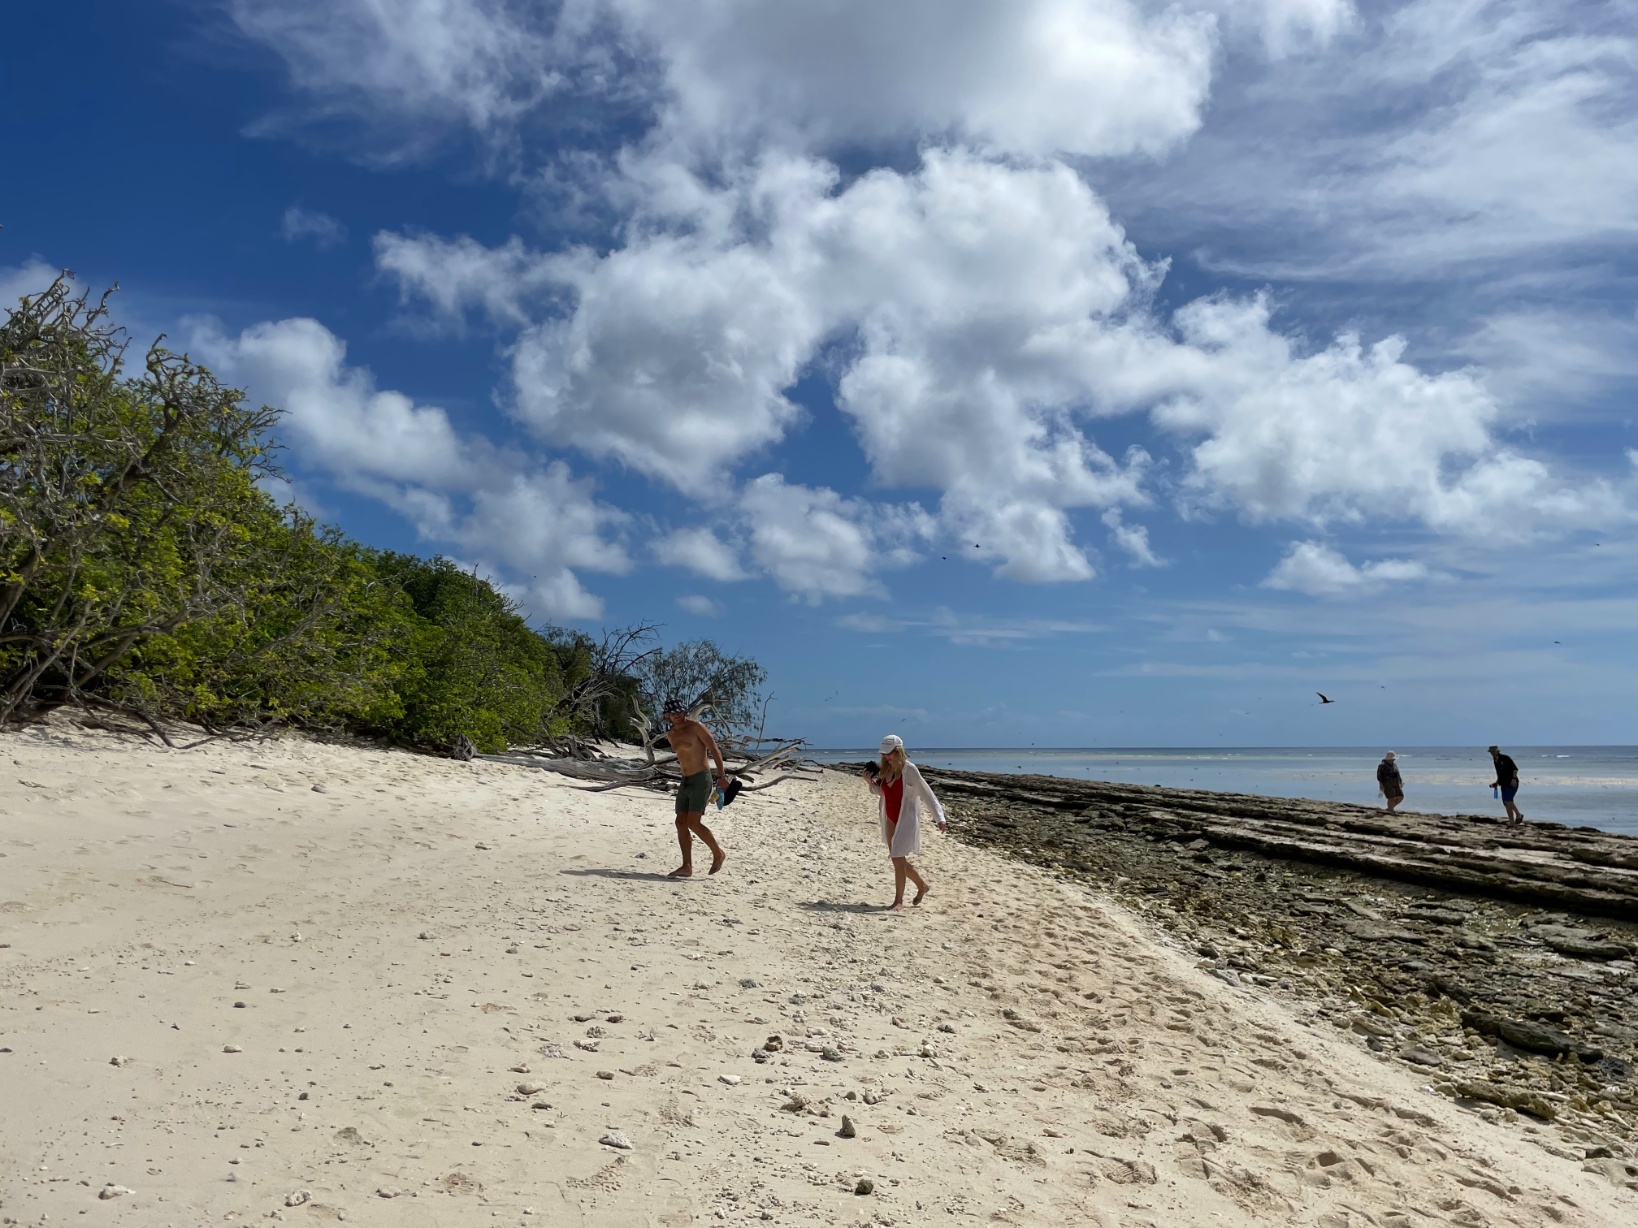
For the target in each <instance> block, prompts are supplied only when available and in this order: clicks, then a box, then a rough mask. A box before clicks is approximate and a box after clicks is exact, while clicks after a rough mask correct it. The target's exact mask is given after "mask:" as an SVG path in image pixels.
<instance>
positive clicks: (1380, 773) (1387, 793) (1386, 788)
mask: <svg viewBox="0 0 1638 1228" xmlns="http://www.w3.org/2000/svg"><path fill="white" fill-rule="evenodd" d="M1397 759H1398V756H1397V755H1395V754H1394V753H1393V752H1392V751H1391V750H1390V751H1389V752H1388V753H1387V754H1385V755H1383V756H1382V762H1381V763H1379V764H1377V765H1376V787H1377V791H1378V792H1379V793H1381V794H1382V796H1383V797H1385V798H1386V799H1387V801H1388V813H1389V814H1393V813H1394V807H1395V806H1397V805H1399V803H1400V802H1402V801H1404V800H1405V782H1404V780H1403V779H1402V778H1401V777H1400V775H1399V764H1398V763H1397V762H1396V760H1397Z"/></svg>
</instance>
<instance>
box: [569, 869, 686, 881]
mask: <svg viewBox="0 0 1638 1228" xmlns="http://www.w3.org/2000/svg"><path fill="white" fill-rule="evenodd" d="M558 873H559V874H572V875H574V876H575V877H576V878H623V879H626V880H628V881H630V882H637V883H686V882H687V881H688V880H687V879H686V878H672V877H671V875H669V874H656V873H655V872H654V871H653V870H607V869H602V868H598V869H594V870H559V871H558ZM695 877H696V878H704V877H705V876H704V875H703V874H697V875H695Z"/></svg>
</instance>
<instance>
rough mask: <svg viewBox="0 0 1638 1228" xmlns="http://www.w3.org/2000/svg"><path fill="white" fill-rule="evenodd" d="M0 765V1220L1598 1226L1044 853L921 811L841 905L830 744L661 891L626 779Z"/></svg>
mask: <svg viewBox="0 0 1638 1228" xmlns="http://www.w3.org/2000/svg"><path fill="white" fill-rule="evenodd" d="M0 755H3V756H4V760H5V762H4V770H3V772H0V812H3V819H0V943H4V944H7V945H6V946H5V947H4V948H3V949H0V1049H3V1050H4V1051H3V1052H0V1218H3V1219H4V1222H5V1223H7V1224H30V1225H33V1224H42V1223H48V1222H49V1223H51V1224H62V1223H68V1224H76V1223H91V1224H132V1225H136V1224H142V1225H149V1224H153V1225H163V1224H173V1225H177V1226H178V1228H181V1226H183V1225H186V1226H189V1228H192V1226H195V1225H204V1224H222V1223H229V1222H244V1221H250V1220H255V1221H262V1220H269V1219H271V1220H285V1221H295V1222H298V1223H310V1222H319V1221H327V1220H332V1219H334V1220H339V1219H345V1220H347V1221H349V1222H355V1223H360V1224H380V1225H411V1226H413V1225H451V1226H455V1225H468V1224H471V1225H481V1224H491V1223H497V1222H498V1223H503V1224H518V1225H529V1224H541V1225H572V1226H579V1225H610V1226H626V1225H681V1224H699V1223H716V1222H723V1221H726V1222H728V1223H743V1222H758V1223H761V1222H772V1223H776V1224H779V1223H784V1224H797V1223H800V1224H836V1225H853V1224H883V1225H886V1224H899V1225H920V1224H971V1223H1007V1224H1043V1225H1050V1224H1075V1225H1098V1226H1101V1228H1117V1226H1118V1228H1137V1226H1139V1225H1154V1226H1157V1228H1169V1226H1171V1225H1196V1224H1199V1225H1236V1224H1253V1223H1256V1224H1302V1225H1317V1226H1324V1228H1340V1226H1343V1225H1367V1224H1369V1225H1382V1226H1384V1228H1387V1226H1390V1225H1391V1226H1401V1225H1406V1226H1408V1225H1423V1224H1446V1223H1448V1224H1463V1225H1478V1224H1497V1225H1500V1224H1515V1225H1521V1226H1528V1228H1536V1226H1538V1225H1542V1224H1546V1223H1560V1224H1569V1225H1619V1224H1632V1223H1635V1222H1638V1201H1635V1199H1634V1197H1633V1195H1631V1194H1629V1193H1626V1192H1624V1191H1622V1190H1619V1189H1616V1188H1614V1187H1612V1186H1610V1185H1608V1184H1607V1183H1605V1182H1604V1181H1603V1180H1602V1179H1601V1178H1598V1177H1595V1176H1593V1175H1592V1174H1589V1173H1584V1172H1582V1171H1581V1170H1580V1162H1579V1161H1576V1160H1571V1159H1567V1158H1564V1157H1562V1156H1558V1155H1553V1154H1550V1153H1549V1152H1548V1151H1547V1150H1545V1149H1544V1148H1543V1146H1541V1145H1539V1144H1540V1143H1542V1142H1545V1141H1546V1135H1545V1134H1542V1135H1532V1134H1531V1133H1530V1131H1531V1129H1532V1127H1529V1126H1526V1125H1523V1124H1522V1123H1521V1122H1519V1121H1513V1122H1501V1123H1495V1124H1492V1123H1488V1122H1485V1121H1482V1120H1480V1119H1479V1118H1478V1117H1477V1116H1475V1115H1473V1114H1471V1113H1467V1112H1465V1111H1464V1110H1462V1109H1460V1108H1458V1107H1457V1106H1455V1105H1453V1104H1451V1103H1450V1102H1449V1101H1446V1100H1443V1099H1441V1098H1439V1097H1437V1096H1436V1095H1434V1094H1432V1093H1430V1092H1425V1091H1423V1090H1421V1089H1420V1088H1419V1087H1418V1086H1417V1084H1416V1082H1415V1080H1414V1077H1413V1076H1412V1075H1411V1074H1410V1073H1408V1072H1406V1071H1404V1070H1401V1069H1398V1068H1395V1067H1390V1066H1388V1065H1384V1064H1381V1063H1378V1062H1376V1061H1375V1060H1374V1059H1372V1058H1371V1057H1370V1056H1369V1055H1368V1054H1366V1053H1363V1052H1361V1051H1359V1050H1356V1049H1354V1048H1352V1047H1350V1046H1348V1045H1347V1044H1346V1043H1343V1042H1340V1041H1337V1040H1334V1039H1331V1038H1328V1037H1326V1036H1324V1035H1321V1034H1318V1033H1316V1032H1315V1031H1313V1030H1311V1029H1309V1028H1307V1027H1304V1026H1303V1025H1302V1024H1300V1023H1299V1022H1297V1021H1296V1020H1295V1019H1294V1018H1293V1017H1292V1015H1291V1014H1290V1013H1289V1012H1288V1011H1287V1010H1286V1008H1285V1007H1283V1006H1282V1005H1281V1004H1280V1003H1279V1002H1277V1001H1275V1000H1272V999H1269V998H1266V997H1262V996H1258V995H1253V994H1251V993H1247V992H1245V991H1242V990H1236V989H1233V988H1231V987H1229V986H1227V985H1225V984H1223V983H1221V982H1219V981H1216V980H1213V979H1210V978H1208V977H1206V976H1205V975H1204V974H1202V973H1201V972H1199V971H1198V970H1196V969H1195V968H1194V967H1193V964H1192V961H1191V960H1190V959H1189V958H1187V957H1186V956H1185V955H1183V954H1182V953H1181V952H1178V951H1176V950H1173V949H1170V948H1168V947H1166V946H1165V945H1164V944H1163V943H1162V942H1161V941H1160V940H1159V939H1158V938H1157V937H1156V936H1154V935H1153V934H1151V933H1148V932H1146V931H1145V930H1144V929H1143V928H1142V927H1141V925H1140V924H1139V923H1137V922H1135V921H1134V920H1133V919H1132V918H1131V917H1130V916H1129V915H1127V914H1126V913H1123V912H1122V911H1120V910H1119V909H1118V908H1117V907H1115V906H1113V905H1111V904H1110V903H1109V902H1107V901H1105V900H1102V899H1099V898H1097V897H1095V896H1093V895H1089V894H1087V893H1085V892H1083V891H1081V890H1078V889H1071V888H1069V887H1067V886H1065V885H1063V884H1061V883H1059V882H1057V881H1055V880H1054V879H1053V878H1052V877H1051V876H1050V875H1048V874H1045V873H1041V872H1037V871H1034V870H1029V869H1025V868H1021V867H1019V866H1017V865H1014V864H1012V863H1009V862H1006V861H1003V860H1000V859H998V858H996V857H994V856H993V855H990V854H988V853H984V852H981V851H978V850H974V849H971V848H966V847H964V846H962V845H960V844H958V843H956V842H954V841H953V840H949V839H944V838H940V837H937V836H932V837H931V838H930V841H929V845H930V847H929V848H928V851H927V854H926V856H925V858H924V864H925V866H926V868H927V870H928V871H929V873H930V875H931V877H932V879H933V883H934V892H933V895H932V897H931V898H930V899H929V900H928V901H927V903H926V904H925V905H923V906H922V907H921V908H918V909H914V910H906V912H904V913H903V914H899V915H889V914H887V913H884V912H882V911H881V910H880V909H879V907H878V906H879V904H880V902H882V901H883V900H884V899H885V898H886V896H887V893H888V888H889V885H890V876H889V874H888V866H887V863H886V860H885V857H884V855H883V850H882V849H881V847H880V846H879V843H878V838H877V836H876V834H875V824H874V803H873V801H872V799H871V798H870V797H869V795H868V794H867V793H866V791H865V789H864V787H863V785H862V784H861V783H860V782H858V781H856V780H853V779H850V778H847V777H844V776H841V775H837V774H828V775H827V776H826V778H825V779H824V781H823V782H822V783H821V784H819V785H817V786H806V787H794V786H780V787H779V788H777V789H775V790H773V791H771V792H769V793H763V794H756V795H746V796H744V797H742V798H741V799H740V800H739V801H737V802H735V804H734V805H733V807H731V808H730V809H729V810H728V811H726V812H725V813H724V814H723V815H722V816H721V817H720V820H713V821H714V822H715V825H716V827H717V830H718V832H719V834H720V836H721V838H722V839H723V840H724V841H725V842H726V844H727V846H728V849H729V853H730V857H729V861H728V864H727V867H726V869H725V870H724V871H723V872H722V874H720V875H718V876H717V877H715V878H712V879H705V878H700V879H695V880H694V881H691V882H676V881H669V880H667V879H666V878H665V877H664V873H665V871H667V870H670V869H671V868H672V867H673V865H674V864H675V857H676V854H675V847H674V845H673V843H672V840H671V820H670V813H669V810H670V803H669V800H668V799H665V798H662V797H659V796H657V795H654V794H649V793H641V792H626V793H614V794H608V793H604V794H593V793H588V792H581V791H576V790H575V789H574V788H573V787H571V786H570V784H569V783H568V782H566V781H565V780H563V779H561V778H558V777H554V776H551V775H548V774H546V773H543V772H539V771H532V770H529V769H524V768H516V767H510V766H505V765H499V764H490V763H482V762H480V763H475V764H460V763H454V762H448V761H440V760H435V759H427V758H419V757H416V756H413V755H409V754H403V753H387V752H381V751H373V750H361V749H351V748H341V747H334V746H321V745H313V744H310V743H306V742H303V741H298V740H294V739H291V740H286V741H281V742H274V743H259V744H249V745H223V744H213V745H210V746H205V747H202V748H199V749H196V750H190V751H185V752H184V751H166V750H159V749H155V748H152V747H148V746H133V745H131V744H129V743H121V742H118V741H115V740H114V739H112V738H111V737H108V736H106V735H90V734H86V733H83V732H70V731H67V730H62V729H36V730H31V731H27V732H22V733H16V734H9V735H6V736H5V737H4V738H3V739H0ZM773 1034H777V1035H778V1036H780V1037H781V1038H782V1040H783V1047H782V1048H780V1049H779V1050H778V1051H777V1052H774V1053H771V1054H765V1055H764V1056H765V1058H766V1060H765V1061H763V1062H758V1061H755V1060H753V1056H752V1053H753V1050H754V1049H756V1048H758V1047H759V1046H761V1045H762V1044H763V1042H764V1041H765V1040H766V1039H767V1038H768V1037H769V1036H770V1035H773ZM827 1050H828V1051H829V1052H828V1054H827V1052H826V1051H827ZM835 1059H840V1060H835ZM844 1114H846V1115H847V1117H848V1118H849V1119H851V1122H852V1123H853V1125H854V1126H855V1132H856V1137H852V1138H844V1137H840V1136H839V1131H840V1130H841V1128H842V1123H843V1115H844ZM861 1180H866V1181H869V1182H871V1183H873V1187H874V1188H873V1191H872V1192H870V1193H868V1194H864V1193H855V1190H856V1189H861V1188H864V1187H862V1186H860V1184H859V1183H860V1182H861ZM116 1191H117V1192H116ZM81 1217H83V1218H81Z"/></svg>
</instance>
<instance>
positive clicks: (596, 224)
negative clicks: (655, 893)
mask: <svg viewBox="0 0 1638 1228" xmlns="http://www.w3.org/2000/svg"><path fill="white" fill-rule="evenodd" d="M1630 17H1631V10H1630V6H1627V5H1624V4H1621V3H1607V4H1596V3H1585V4H1583V3H1558V4H1551V3H1527V2H1523V0H1519V2H1516V3H1484V2H1478V0H1472V2H1460V0H1440V2H1438V3H1432V2H1412V3H1366V2H1364V0H1356V2H1350V0H1183V2H1182V3H1168V4H1155V3H1137V2H1134V0H899V2H898V3H893V4H883V3H881V2H880V0H874V2H870V0H811V2H809V3H802V4H792V3H789V2H787V0H560V2H557V3H534V2H530V0H254V2H252V0H214V2H212V0H176V2H173V3H169V4H165V3H160V4H151V5H143V6H133V5H128V4H124V5H121V4H113V3H102V2H81V3H73V2H70V3H66V4H62V5H57V6H43V5H37V6H33V7H32V8H31V9H29V10H28V11H26V12H24V13H22V14H20V15H19V16H18V17H17V18H14V19H13V20H12V22H11V23H10V24H9V25H8V38H7V40H6V42H5V44H4V45H3V46H0V86H3V88H4V90H5V94H6V97H7V99H8V106H7V107H6V110H5V116H6V117H5V119H4V120H3V121H0V122H3V123H4V125H5V143H6V148H7V160H6V168H5V171H4V177H3V178H0V223H3V224H4V227H5V228H4V230H0V292H3V293H4V295H5V297H6V298H7V300H8V301H9V300H11V299H12V298H14V297H15V296H16V295H17V294H20V293H23V292H26V291H28V290H30V289H35V288H38V287H39V285H40V284H41V283H42V280H43V279H49V277H50V275H51V273H52V271H53V270H55V269H56V268H60V267H66V268H71V269H73V270H74V271H75V272H76V274H77V275H78V276H79V277H80V278H81V280H82V281H84V282H85V283H86V284H88V285H93V286H99V287H100V286H102V285H105V284H107V283H110V282H114V281H118V282H119V283H120V285H121V287H122V289H121V294H120V300H119V301H120V304H121V306H120V311H121V313H122V315H123V318H124V319H125V320H126V322H127V323H128V324H129V325H130V326H131V327H132V329H133V331H134V332H135V333H136V335H137V336H138V337H139V338H140V339H142V340H146V339H148V338H149V337H150V336H151V335H153V334H157V333H159V332H164V333H166V334H167V335H168V336H169V337H170V338H171V339H172V343H173V344H174V345H175V346H176V347H177V348H185V349H187V350H188V351H190V352H191V353H192V354H194V355H195V356H196V357H199V358H201V359H203V360H204V361H206V362H208V363H210V364H211V365H213V366H214V367H215V368H217V369H218V371H219V372H220V373H221V374H223V375H224V376H226V377H227V378H229V379H231V380H233V381H234V382H236V383H239V384H242V385H243V386H245V387H247V388H248V389H249V391H250V393H251V395H252V396H253V397H255V398H257V399H260V400H262V401H266V402H268V403H272V404H275V405H278V406H280V407H282V408H283V409H284V410H286V413H287V416H286V418H285V422H284V426H283V429H282V436H283V439H284V442H285V443H286V445H287V449H288V450H287V453H286V466H287V469H288V473H289V477H290V487H289V490H288V492H286V493H288V494H289V496H290V497H292V498H294V499H297V500H299V501H300V502H302V503H303V504H304V505H306V506H308V507H309V508H311V509H313V510H315V511H316V512H318V513H319V514H320V515H323V516H325V517H327V518H330V519H333V520H334V521H335V522H337V523H339V524H340V525H341V526H342V527H344V528H345V529H346V530H347V531H348V532H350V533H352V534H353V535H355V536H357V537H359V538H361V539H362V540H365V541H367V542H370V543H373V544H378V545H382V546H390V547H393V548H398V549H410V550H416V551H420V552H422V553H433V552H440V553H444V554H447V555H449V556H450V557H452V558H456V559H459V560H461V561H462V562H463V563H468V564H474V565H477V566H479V567H481V568H483V569H485V570H486V571H487V572H488V573H490V574H491V575H493V576H494V577H495V578H496V579H497V580H498V581H500V582H502V583H504V584H506V585H507V586H508V587H509V589H510V590H511V591H512V592H513V593H514V594H515V595H516V596H517V597H518V599H519V600H520V601H521V602H523V604H524V605H525V607H526V608H527V609H528V611H529V612H530V613H531V615H532V616H533V617H535V618H536V619H538V620H540V621H541V622H557V623H567V624H572V625H577V626H584V627H588V628H596V627H598V626H601V625H614V624H622V623H627V622H631V621H634V620H638V619H653V620H658V621H661V622H663V623H664V624H665V635H666V636H667V637H668V638H670V639H673V640H676V639H684V638H693V637H696V636H702V635H709V636H711V637H713V638H715V639H717V640H718V641H719V642H720V643H721V644H723V645H724V647H726V648H728V649H730V650H732V651H737V652H745V653H750V654H752V655H754V656H755V657H757V658H758V659H759V660H760V661H762V662H763V663H764V664H765V665H766V667H767V668H768V671H769V674H770V676H771V680H772V686H771V689H772V690H773V692H774V693H775V695H776V696H777V699H776V702H775V706H774V712H775V722H776V724H777V726H778V728H779V729H780V731H790V732H792V733H794V734H799V735H802V736H806V737H808V738H810V739H811V740H812V741H813V742H814V743H815V744H817V745H860V744H864V743H868V742H873V741H875V740H876V739H877V738H878V737H879V736H880V734H881V733H883V732H885V731H887V730H895V731H897V732H900V733H902V734H903V735H904V736H905V738H906V739H907V741H908V742H909V743H910V744H911V746H912V747H914V746H916V745H924V746H925V745H1029V744H1032V743H1034V744H1039V745H1060V746H1075V745H1102V746H1107V745H1128V746H1130V745H1291V744H1334V745H1356V744H1373V743H1378V742H1380V743H1383V744H1384V745H1389V744H1400V745H1410V744H1417V743H1423V744H1426V743H1436V744H1465V743H1476V744H1478V745H1484V744H1486V743H1489V742H1493V741H1501V742H1514V743H1537V744H1540V743H1554V742H1561V743H1575V742H1622V743H1630V742H1634V741H1638V703H1635V702H1634V700H1633V698H1632V697H1633V695H1634V694H1638V638H1635V634H1634V629H1635V628H1638V579H1635V577H1638V567H1635V563H1638V534H1635V532H1634V529H1635V525H1638V409H1635V405H1638V396H1635V393H1638V344H1635V342H1638V316H1635V302H1638V300H1635V295H1634V287H1635V282H1638V259H1635V250H1638V209H1635V208H1634V203H1635V202H1638V88H1635V65H1638V31H1635V30H1634V29H1633V26H1632V23H1631V20H1630ZM1316 690H1323V691H1325V692H1326V693H1327V694H1329V695H1331V696H1333V697H1334V698H1336V699H1337V701H1338V702H1337V703H1336V704H1334V705H1331V706H1328V707H1326V708H1324V709H1323V710H1321V709H1320V708H1319V707H1318V706H1317V704H1318V700H1317V698H1316V697H1315V695H1314V692H1315V691H1316Z"/></svg>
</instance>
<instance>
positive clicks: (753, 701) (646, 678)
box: [635, 640, 768, 734]
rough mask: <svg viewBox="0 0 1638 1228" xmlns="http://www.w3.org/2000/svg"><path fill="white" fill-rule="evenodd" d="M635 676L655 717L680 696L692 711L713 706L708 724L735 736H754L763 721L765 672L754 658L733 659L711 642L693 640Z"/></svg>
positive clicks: (646, 663)
mask: <svg viewBox="0 0 1638 1228" xmlns="http://www.w3.org/2000/svg"><path fill="white" fill-rule="evenodd" d="M635 675H636V678H637V682H638V685H639V688H640V691H641V696H642V702H643V703H644V705H645V706H646V708H647V710H648V712H649V713H650V714H652V715H655V716H657V715H658V714H659V713H660V711H661V708H662V707H663V706H664V704H665V701H666V700H667V699H668V698H672V697H675V698H678V699H681V700H682V701H683V702H685V703H687V704H688V705H689V707H690V708H694V707H697V706H699V705H700V704H709V705H710V708H711V710H710V712H709V713H708V714H707V719H708V720H710V721H713V722H714V723H716V724H717V725H718V726H719V727H720V728H722V729H723V730H725V731H727V732H730V733H740V734H743V733H746V732H749V731H750V730H751V729H752V728H753V727H755V726H756V725H758V724H759V722H760V719H761V715H762V684H763V683H764V682H766V681H767V679H768V675H767V673H766V671H765V670H763V668H762V667H761V666H760V665H758V664H757V663H756V662H755V661H753V660H752V659H751V658H749V657H734V656H729V655H728V654H727V653H725V652H723V651H722V649H720V648H718V647H717V646H716V644H715V643H714V642H713V641H711V640H691V641H689V642H687V643H683V644H678V645H677V646H676V647H675V648H667V649H663V650H661V651H659V652H655V653H652V654H650V655H648V656H645V657H643V658H642V659H641V660H640V661H639V662H638V663H637V665H636V668H635Z"/></svg>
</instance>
